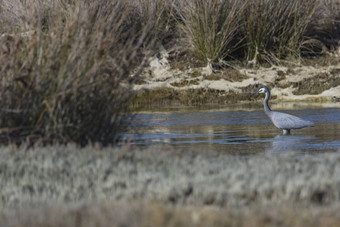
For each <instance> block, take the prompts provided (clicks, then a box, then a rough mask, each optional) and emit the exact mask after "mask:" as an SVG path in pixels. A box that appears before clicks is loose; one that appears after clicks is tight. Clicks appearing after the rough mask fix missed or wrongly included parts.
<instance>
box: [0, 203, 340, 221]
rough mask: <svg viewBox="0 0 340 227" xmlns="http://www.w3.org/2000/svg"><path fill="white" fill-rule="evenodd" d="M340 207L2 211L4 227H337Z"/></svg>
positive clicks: (125, 206)
mask: <svg viewBox="0 0 340 227" xmlns="http://www.w3.org/2000/svg"><path fill="white" fill-rule="evenodd" d="M339 212H340V208H322V207H318V208H312V209H311V208H307V207H303V206H294V205H291V204H290V205H288V204H287V205H281V206H268V207H252V208H250V209H247V210H243V211H242V210H240V209H237V208H235V207H229V208H215V207H207V206H206V207H195V208H193V207H172V206H166V205H164V204H161V203H158V202H145V201H144V202H133V201H129V202H100V203H98V202H97V203H87V204H84V205H76V206H71V207H70V206H63V205H59V206H55V207H45V208H35V209H34V208H33V209H32V208H31V209H19V210H16V211H8V212H0V225H1V226H13V227H14V226H15V227H21V226H37V227H39V226H45V227H54V226H65V227H68V226H70V227H71V226H79V227H90V226H98V227H101V226H131V227H143V226H168V227H172V226H173V227H175V226H176V227H182V226H183V227H184V226H197V227H199V226H202V227H203V226H204V227H210V226H235V227H236V226H237V227H240V226H252V227H257V226H261V227H263V226H287V227H288V226H289V227H293V226H296V227H302V226H310V227H319V226H324V227H336V226H339V224H340V217H339V215H338V214H339Z"/></svg>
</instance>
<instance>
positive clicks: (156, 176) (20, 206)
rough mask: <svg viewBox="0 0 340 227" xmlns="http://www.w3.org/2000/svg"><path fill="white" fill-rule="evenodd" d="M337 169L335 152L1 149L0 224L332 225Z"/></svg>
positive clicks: (336, 204)
mask: <svg viewBox="0 0 340 227" xmlns="http://www.w3.org/2000/svg"><path fill="white" fill-rule="evenodd" d="M339 162H340V155H339V153H325V154H320V155H309V154H301V153H300V154H299V155H297V154H296V153H295V152H291V153H286V154H282V155H278V154H258V155H257V156H256V157H245V156H243V157H237V156H230V155H225V154H223V153H212V152H206V151H190V150H183V151H178V150H176V151H175V150H172V149H171V147H168V148H166V147H153V148H152V147H151V148H148V149H144V150H140V149H136V148H128V147H125V148H120V149H117V148H106V149H100V148H98V147H87V148H86V149H78V148H75V147H73V146H66V147H65V146H56V147H46V148H35V149H28V150H25V149H24V148H20V149H18V148H15V147H12V148H9V147H8V148H1V150H0V177H1V179H2V181H1V182H2V183H1V185H2V186H1V187H2V189H1V198H2V199H1V200H0V206H1V208H2V209H1V212H0V224H1V226H24V225H26V226H27V225H34V226H39V225H42V226H58V225H63V226H74V225H77V226H92V225H96V226H105V225H106V224H107V223H110V225H113V226H120V225H121V224H126V225H128V226H140V225H141V224H142V226H143V225H145V226H150V225H154V226H187V225H195V226H196V225H197V226H216V225H232V226H263V225H270V226H272V225H278V224H279V223H281V224H282V225H284V226H305V225H306V224H308V225H311V226H320V225H322V226H336V225H338V224H339V221H340V220H339V216H338V212H339V204H340V197H339V191H340V188H339V185H340V183H339V178H338V175H339V171H340V169H339ZM14 217H16V218H14Z"/></svg>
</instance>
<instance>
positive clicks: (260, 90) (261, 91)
mask: <svg viewBox="0 0 340 227" xmlns="http://www.w3.org/2000/svg"><path fill="white" fill-rule="evenodd" d="M267 91H268V88H266V87H263V88H260V89H259V90H258V91H257V93H259V94H262V93H266V92H267Z"/></svg>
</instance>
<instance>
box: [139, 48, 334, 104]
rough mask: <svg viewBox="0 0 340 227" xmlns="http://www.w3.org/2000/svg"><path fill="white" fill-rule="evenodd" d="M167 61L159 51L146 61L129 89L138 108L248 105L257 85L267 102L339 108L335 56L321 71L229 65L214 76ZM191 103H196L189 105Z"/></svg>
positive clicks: (314, 67)
mask: <svg viewBox="0 0 340 227" xmlns="http://www.w3.org/2000/svg"><path fill="white" fill-rule="evenodd" d="M168 58H169V54H167V53H166V52H165V51H163V52H162V53H160V54H159V55H158V56H157V57H154V58H153V59H151V61H150V65H149V67H148V68H147V70H145V72H144V74H143V78H142V79H141V80H140V81H139V82H138V83H137V84H136V85H135V86H134V90H136V91H137V93H139V96H140V97H139V99H138V100H137V102H138V103H143V102H144V103H153V104H155V103H159V102H160V101H159V100H157V99H152V98H151V99H150V97H149V96H158V97H159V99H162V100H163V101H173V100H174V99H177V101H178V103H179V104H190V105H191V104H207V103H223V102H237V101H249V97H246V94H249V93H251V92H254V91H256V90H257V89H258V88H259V87H260V86H262V85H265V86H268V87H269V88H271V89H272V96H273V99H278V100H281V101H309V102H340V96H339V94H340V58H339V57H336V56H333V57H332V58H331V60H329V59H328V61H327V63H323V64H321V65H319V64H318V63H313V64H310V65H290V66H271V67H267V68H265V67H255V68H246V67H239V66H236V65H235V66H233V67H232V68H224V69H223V68H222V69H218V70H214V68H213V66H212V65H211V64H208V66H206V67H193V66H190V65H189V64H188V65H185V63H184V62H181V63H180V64H182V65H183V66H182V67H181V68H176V67H173V66H172V65H173V63H171V62H170V61H169V60H168ZM150 91H151V94H148V93H147V92H149V93H150ZM155 91H156V92H155ZM169 91H171V94H169V93H170V92H169ZM187 91H189V92H187ZM145 92H146V94H145ZM164 93H166V94H164ZM143 94H144V95H143ZM193 94H194V95H193ZM183 96H184V97H186V98H183ZM191 96H194V97H191ZM209 96H211V97H210V98H209ZM221 96H222V98H221ZM195 97H200V98H199V100H191V99H195ZM207 97H208V98H207ZM223 97H224V99H223ZM187 99H189V100H187ZM220 99H221V100H222V101H221V100H220Z"/></svg>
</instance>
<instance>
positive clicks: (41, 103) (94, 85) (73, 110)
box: [0, 0, 155, 145]
mask: <svg viewBox="0 0 340 227" xmlns="http://www.w3.org/2000/svg"><path fill="white" fill-rule="evenodd" d="M129 3H130V2H128V1H127V2H126V1H105V0H100V1H82V0H78V1H67V0H63V1H53V0H50V1H39V0H34V1H33V0H32V1H27V2H25V1H16V2H15V4H14V3H13V2H11V1H4V2H3V3H2V5H1V9H2V10H3V11H4V12H9V11H10V9H9V8H6V7H8V6H13V7H16V8H15V9H18V10H14V11H13V12H14V13H15V12H20V13H22V15H13V14H12V13H10V14H7V17H6V14H2V16H1V19H0V21H1V22H0V23H12V24H10V25H9V26H7V27H6V28H5V29H4V30H3V31H2V32H6V33H3V34H2V35H1V40H0V47H1V48H0V73H1V84H0V92H1V98H0V105H1V109H0V119H1V122H0V125H1V128H3V129H2V131H1V132H2V139H3V140H8V138H9V140H11V141H14V142H20V141H22V140H23V139H27V138H29V139H30V140H33V141H37V140H38V141H43V142H59V143H66V142H70V141H73V142H76V143H78V144H81V145H85V144H87V143H88V142H100V143H102V144H109V143H113V142H114V141H115V140H116V139H117V136H118V134H119V132H120V131H121V130H122V128H123V127H125V126H126V123H127V122H126V121H127V119H128V118H129V116H130V115H129V111H128V100H129V99H130V97H131V85H132V82H133V81H134V80H135V79H137V78H138V75H139V73H140V71H141V68H142V67H143V66H144V63H145V58H146V57H147V56H148V52H147V51H149V50H150V49H149V48H148V47H149V46H150V45H151V44H152V43H153V42H152V40H153V39H154V35H155V33H153V32H152V31H153V28H154V27H155V23H154V22H152V21H151V19H150V18H149V19H146V18H145V17H144V16H145V15H142V14H141V13H140V12H139V11H138V9H137V7H138V6H135V5H134V4H129ZM22 8H24V9H26V10H25V11H24V12H23V11H20V10H19V9H22ZM148 16H152V15H148ZM151 22H152V23H151Z"/></svg>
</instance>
